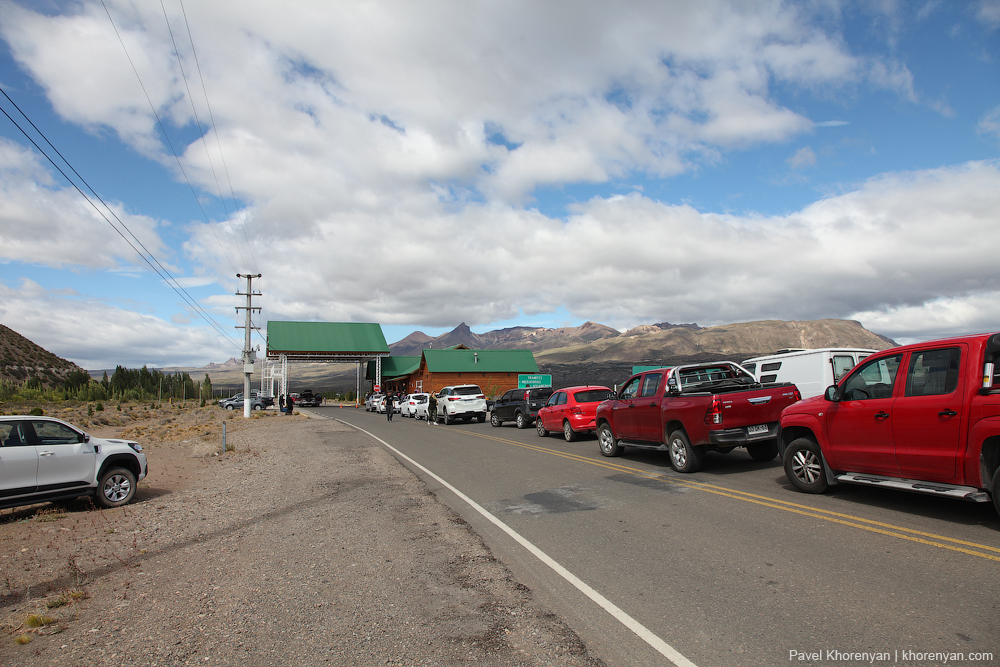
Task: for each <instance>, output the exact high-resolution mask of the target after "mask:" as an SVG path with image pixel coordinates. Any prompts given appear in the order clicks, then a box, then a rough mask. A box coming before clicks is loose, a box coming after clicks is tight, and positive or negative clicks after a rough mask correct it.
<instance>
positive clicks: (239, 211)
mask: <svg viewBox="0 0 1000 667" xmlns="http://www.w3.org/2000/svg"><path fill="white" fill-rule="evenodd" d="M178 2H179V3H180V5H181V14H182V15H183V16H184V27H185V28H186V29H187V34H188V41H189V42H191V55H192V56H194V65H195V68H196V69H197V70H198V78H199V79H200V80H201V90H202V93H203V94H204V95H205V106H206V107H207V108H208V118H209V120H210V121H211V123H212V133H213V134H215V143H216V145H217V146H218V147H219V158H220V159H221V160H222V169H223V171H224V172H225V174H226V181H227V182H228V183H229V194H230V196H232V198H233V206H234V208H235V209H236V214H237V215H238V216H239V220H240V228H241V229H242V230H243V239H244V240H245V241H246V242H247V252H249V253H250V261H251V262H252V263H253V265H254V270H255V271H256V270H257V259H256V258H255V257H254V254H253V246H252V245H251V243H250V237H249V236H247V226H246V219H245V218H244V217H243V210H242V209H241V208H240V206H239V205H238V203H237V200H236V191H235V189H234V188H233V179H232V177H231V176H230V175H229V165H227V164H226V154H225V153H224V152H223V151H222V140H221V139H220V138H219V129H218V127H217V126H216V124H215V114H213V113H212V103H211V102H209V100H208V88H207V87H206V86H205V76H204V75H203V74H202V72H201V63H200V62H199V61H198V51H197V50H196V49H195V47H194V37H193V36H192V35H191V25H190V24H189V23H188V18H187V10H186V9H184V0H178ZM169 25H170V24H169V22H168V24H167V27H168V28H169ZM188 94H189V95H190V92H189V93H188ZM193 106H194V101H193V100H192V108H193ZM205 151H206V153H207V152H208V148H207V147H206V149H205ZM212 171H213V173H214V172H215V167H214V166H213V167H212ZM215 183H216V186H218V183H219V179H218V178H216V179H215ZM219 198H220V199H222V205H223V206H225V205H226V198H225V197H223V196H222V190H221V188H220V190H219ZM226 215H227V216H228V215H229V209H228V208H227V209H226Z"/></svg>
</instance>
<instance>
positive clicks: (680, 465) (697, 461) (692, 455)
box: [667, 429, 705, 473]
mask: <svg viewBox="0 0 1000 667" xmlns="http://www.w3.org/2000/svg"><path fill="white" fill-rule="evenodd" d="M667 448H668V449H669V450H670V465H672V466H673V468H674V470H676V471H677V472H683V473H688V472H698V471H699V470H701V464H702V463H704V461H705V448H704V447H695V446H693V445H692V444H691V441H690V440H688V437H687V434H686V433H685V432H684V431H682V430H680V429H678V430H676V431H674V432H673V433H671V434H670V437H669V438H667Z"/></svg>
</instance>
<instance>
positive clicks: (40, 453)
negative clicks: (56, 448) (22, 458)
mask: <svg viewBox="0 0 1000 667" xmlns="http://www.w3.org/2000/svg"><path fill="white" fill-rule="evenodd" d="M38 455H39V456H55V455H56V453H55V452H38Z"/></svg>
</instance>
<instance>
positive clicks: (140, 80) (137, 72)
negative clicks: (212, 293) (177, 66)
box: [101, 0, 239, 273]
mask: <svg viewBox="0 0 1000 667" xmlns="http://www.w3.org/2000/svg"><path fill="white" fill-rule="evenodd" d="M101 4H102V5H103V6H104V11H105V12H106V13H107V15H108V20H109V21H110V22H111V27H112V28H113V29H114V31H115V35H116V36H117V37H118V42H119V43H120V44H121V45H122V50H123V51H125V57H126V58H128V62H129V65H131V66H132V72H133V73H135V78H136V79H138V81H139V87H140V88H142V93H143V95H145V96H146V102H147V103H148V104H149V108H150V110H152V112H153V117H154V118H156V124H157V125H158V126H159V128H160V132H161V133H162V134H163V139H164V141H166V142H167V146H169V147H170V152H171V153H172V154H173V156H174V160H176V162H177V167H178V168H179V169H180V170H181V174H182V175H183V176H184V180H185V181H186V182H187V184H188V188H190V189H191V194H192V195H193V196H194V199H195V201H196V202H197V203H198V207H199V208H200V209H201V213H202V215H203V216H205V221H206V222H208V226H209V228H210V229H211V230H212V235H213V236H214V237H215V242H216V243H218V244H219V247H220V248H221V249H222V254H223V255H225V257H226V261H227V262H229V266H230V267H231V268H232V270H233V272H234V273H239V271H237V270H236V266H235V265H234V264H233V260H232V258H230V257H229V253H228V252H226V247H225V246H224V245H222V241H220V240H219V235H218V234H216V233H215V226H214V225H213V224H212V220H211V218H210V217H209V216H208V213H207V212H206V211H205V207H204V206H202V204H201V200H200V199H199V198H198V193H197V192H196V191H195V189H194V185H192V184H191V179H190V178H188V175H187V171H185V169H184V165H183V164H182V163H181V158H180V156H179V155H177V151H176V150H175V149H174V145H173V143H171V141H170V137H169V136H168V135H167V130H166V128H165V127H163V122H162V121H161V120H160V114H158V113H157V112H156V107H154V106H153V101H152V100H151V99H149V93H147V92H146V86H145V85H143V83H142V77H140V76H139V71H138V70H137V69H136V68H135V63H134V62H132V57H131V56H130V55H129V53H128V49H127V48H125V41H124V40H123V39H122V36H121V34H120V33H119V32H118V26H116V25H115V21H114V19H112V18H111V12H110V11H109V10H108V6H107V5H106V4H105V3H104V0H101ZM199 129H200V128H199Z"/></svg>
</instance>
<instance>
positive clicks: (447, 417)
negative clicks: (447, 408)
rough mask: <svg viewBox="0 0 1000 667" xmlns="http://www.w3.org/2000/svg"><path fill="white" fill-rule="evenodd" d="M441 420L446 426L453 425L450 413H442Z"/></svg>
mask: <svg viewBox="0 0 1000 667" xmlns="http://www.w3.org/2000/svg"><path fill="white" fill-rule="evenodd" d="M441 421H442V423H444V425H445V426H450V425H451V415H449V414H448V413H447V412H443V413H441Z"/></svg>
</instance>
